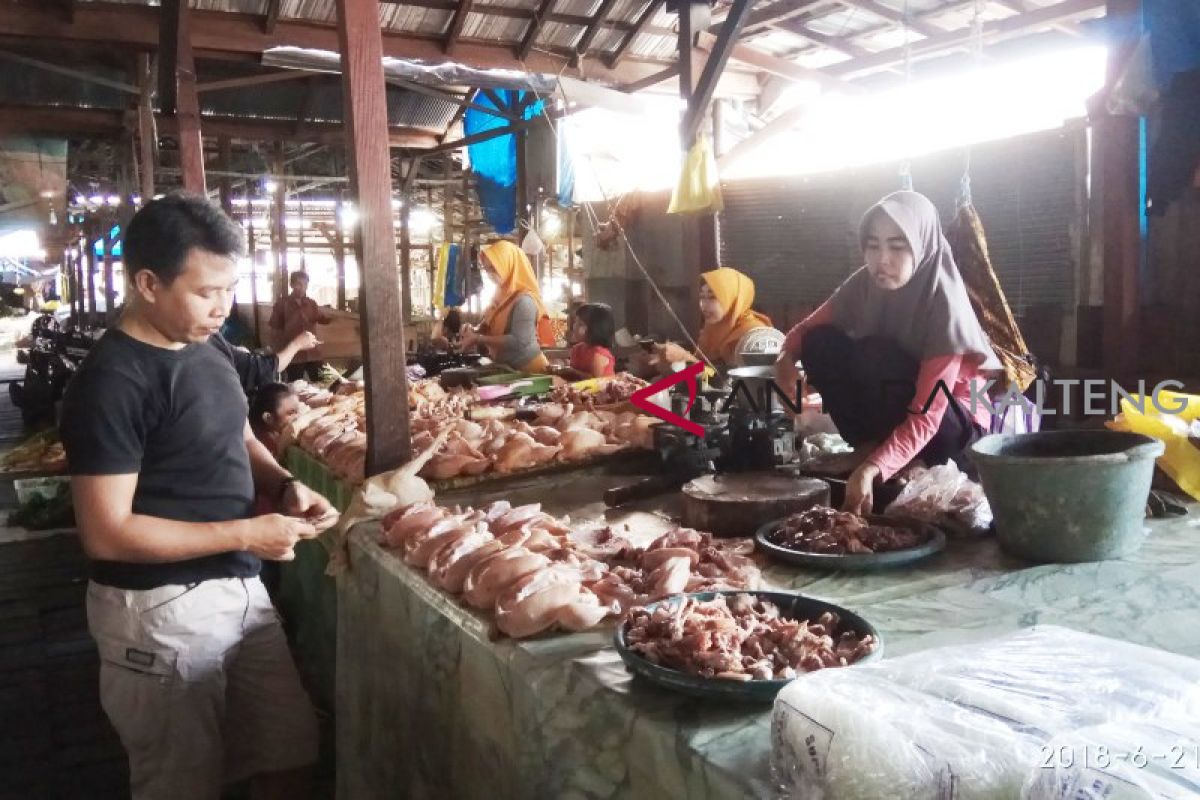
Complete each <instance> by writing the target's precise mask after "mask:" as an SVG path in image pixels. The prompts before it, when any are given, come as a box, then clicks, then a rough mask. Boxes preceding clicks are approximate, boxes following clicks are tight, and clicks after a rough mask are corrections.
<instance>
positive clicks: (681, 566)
mask: <svg viewBox="0 0 1200 800" xmlns="http://www.w3.org/2000/svg"><path fill="white" fill-rule="evenodd" d="M691 576H692V562H691V561H690V560H689V559H688V558H686V557H682V558H681V557H678V556H677V557H674V558H668V559H667V560H666V561H664V562H663V563H662V565H660V566H659V567H658V568H657V569H655V570H654V571H652V572H651V573H650V575H649V576H648V577H647V578H646V581H647V583H649V584H650V596H651V597H653V598H655V599H658V598H662V597H669V596H671V595H673V594H679V593H680V592H682V591H684V590H685V589H687V584H688V579H689V578H690V577H691Z"/></svg>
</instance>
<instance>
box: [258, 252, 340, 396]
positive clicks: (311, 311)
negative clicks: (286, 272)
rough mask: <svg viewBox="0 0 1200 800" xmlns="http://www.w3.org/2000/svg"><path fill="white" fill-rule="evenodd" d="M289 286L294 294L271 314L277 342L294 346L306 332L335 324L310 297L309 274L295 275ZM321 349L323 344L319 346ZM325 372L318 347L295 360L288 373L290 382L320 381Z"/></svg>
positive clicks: (297, 273) (304, 351)
mask: <svg viewBox="0 0 1200 800" xmlns="http://www.w3.org/2000/svg"><path fill="white" fill-rule="evenodd" d="M289 284H290V285H291V287H292V293H291V294H289V295H288V296H287V297H284V298H283V299H282V300H279V301H278V302H277V303H275V308H274V310H273V311H272V312H271V322H270V323H269V325H270V328H271V329H272V330H273V331H275V333H276V338H277V341H279V342H280V343H284V342H290V341H292V340H293V339H295V338H296V337H297V336H299V335H300V334H302V333H304V332H306V331H307V332H308V333H315V329H316V327H317V326H318V325H328V324H329V323H330V322H331V321H332V320H331V319H330V318H329V317H328V316H327V315H325V314H323V313H322V312H321V309H320V307H318V306H317V303H316V301H315V300H313V299H312V298H311V297H309V296H308V274H307V273H305V272H293V273H292V277H291V280H290V281H289ZM317 344H318V345H319V344H320V342H317ZM320 369H321V351H320V349H318V348H317V347H313V348H312V349H310V350H302V351H300V352H299V353H297V354H296V357H295V358H293V359H292V364H291V366H290V367H288V368H287V370H286V371H285V372H284V375H285V377H286V378H287V379H288V380H289V381H295V380H299V379H301V378H307V379H308V380H310V381H315V380H317V378H318V376H319V374H320Z"/></svg>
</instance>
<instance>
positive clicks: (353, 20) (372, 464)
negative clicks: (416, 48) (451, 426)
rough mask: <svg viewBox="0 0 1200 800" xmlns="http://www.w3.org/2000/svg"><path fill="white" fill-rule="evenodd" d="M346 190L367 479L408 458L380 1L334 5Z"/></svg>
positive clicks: (359, 0) (409, 447)
mask: <svg viewBox="0 0 1200 800" xmlns="http://www.w3.org/2000/svg"><path fill="white" fill-rule="evenodd" d="M337 18H338V40H339V43H340V52H341V54H342V87H343V91H342V94H343V96H344V98H345V104H346V111H345V120H346V127H347V129H348V133H349V135H348V137H347V139H348V145H349V146H348V147H347V148H346V153H347V156H348V157H349V161H350V164H349V166H350V185H351V190H352V193H353V195H354V199H355V207H356V208H357V209H358V216H359V219H358V225H359V231H360V233H359V236H358V237H357V240H356V241H357V249H358V251H359V252H358V268H359V273H360V285H361V287H362V288H361V289H360V290H359V298H360V301H359V314H360V316H361V319H362V342H363V358H364V361H365V364H366V378H367V390H366V394H367V465H366V474H367V475H377V474H379V473H381V472H384V471H387V470H389V469H394V468H395V467H398V466H400V465H401V464H403V463H405V462H406V461H408V460H409V458H410V457H411V454H412V441H411V438H410V432H409V424H408V381H407V377H406V371H405V366H404V359H405V353H406V351H407V348H406V346H405V339H404V320H403V317H402V314H401V306H400V297H399V286H397V281H396V237H395V231H394V230H393V229H392V183H391V176H392V170H391V157H390V154H389V152H388V147H387V94H386V92H385V89H384V82H383V45H382V41H381V38H380V32H379V4H378V2H377V0H337Z"/></svg>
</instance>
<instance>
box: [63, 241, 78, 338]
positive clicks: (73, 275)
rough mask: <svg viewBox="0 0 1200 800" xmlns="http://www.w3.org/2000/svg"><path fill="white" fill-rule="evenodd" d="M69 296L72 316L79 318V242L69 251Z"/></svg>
mask: <svg viewBox="0 0 1200 800" xmlns="http://www.w3.org/2000/svg"><path fill="white" fill-rule="evenodd" d="M64 263H65V266H66V268H67V294H68V295H69V296H70V299H71V316H73V317H75V318H76V319H78V318H79V240H78V239H77V240H76V241H75V245H74V246H73V247H71V248H69V249H68V250H67V255H66V260H65V262H64Z"/></svg>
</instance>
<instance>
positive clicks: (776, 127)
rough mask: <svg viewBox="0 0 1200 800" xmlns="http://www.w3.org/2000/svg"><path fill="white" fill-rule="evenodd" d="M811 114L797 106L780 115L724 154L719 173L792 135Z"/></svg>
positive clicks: (806, 109) (719, 162)
mask: <svg viewBox="0 0 1200 800" xmlns="http://www.w3.org/2000/svg"><path fill="white" fill-rule="evenodd" d="M809 113H810V112H809V109H808V108H805V107H804V106H797V107H796V108H793V109H790V110H788V111H785V112H784V113H782V114H780V115H779V116H778V117H776V118H775V119H773V120H771V121H770V122H768V123H767V124H766V125H764V126H763V127H762V128H760V129H759V130H757V131H755V132H754V133H752V134H750V135H749V136H747V137H746V138H745V139H743V140H742V141H740V142H738V143H737V144H735V145H734V146H733V147H731V148H730V149H729V152H727V153H724V154H722V155H721V156H720V157H719V158H718V159H717V169H718V171H723V170H725V169H728V168H729V167H730V166H731V165H733V164H734V163H736V162H738V161H740V160H741V159H742V158H743V157H745V156H746V155H748V154H749V153H752V152H754V151H755V150H757V149H759V148H760V147H762V146H763V145H764V144H766V143H767V142H769V141H772V140H773V139H775V138H776V137H779V136H782V135H784V134H787V133H790V132H791V130H792V128H794V127H795V126H796V123H798V122H799V121H800V120H802V119H804V117H806V116H808V114H809Z"/></svg>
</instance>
